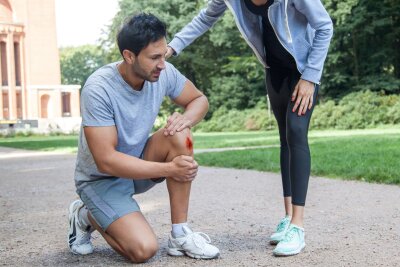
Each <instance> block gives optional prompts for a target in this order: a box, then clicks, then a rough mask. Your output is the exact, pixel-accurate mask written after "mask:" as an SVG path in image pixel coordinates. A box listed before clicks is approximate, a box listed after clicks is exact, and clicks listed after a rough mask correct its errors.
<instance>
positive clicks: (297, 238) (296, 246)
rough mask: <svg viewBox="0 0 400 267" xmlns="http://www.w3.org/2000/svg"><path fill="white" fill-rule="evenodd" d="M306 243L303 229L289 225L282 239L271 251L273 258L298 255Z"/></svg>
mask: <svg viewBox="0 0 400 267" xmlns="http://www.w3.org/2000/svg"><path fill="white" fill-rule="evenodd" d="M305 246H306V243H305V242H304V228H301V227H299V226H297V225H294V224H290V226H289V229H288V230H287V231H286V234H285V236H284V238H283V239H282V240H281V241H280V242H279V243H278V245H277V246H276V248H275V249H274V251H273V254H274V255H275V256H292V255H296V254H299V253H300V252H301V251H302V250H303V249H304V247H305Z"/></svg>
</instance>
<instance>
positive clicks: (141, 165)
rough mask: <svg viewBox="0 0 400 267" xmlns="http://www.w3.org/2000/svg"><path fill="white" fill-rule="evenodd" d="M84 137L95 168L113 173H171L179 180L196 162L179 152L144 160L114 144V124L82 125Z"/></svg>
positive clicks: (134, 175) (146, 176) (141, 176)
mask: <svg viewBox="0 0 400 267" xmlns="http://www.w3.org/2000/svg"><path fill="white" fill-rule="evenodd" d="M84 133H85V137H86V141H87V143H88V146H89V149H90V152H91V153H92V155H93V158H94V161H95V163H96V166H97V169H98V170H99V171H100V172H102V173H106V174H109V175H112V176H116V177H127V178H139V179H149V178H156V177H174V179H178V180H181V181H187V180H188V179H190V178H191V173H192V170H193V169H194V168H197V167H196V164H195V162H194V160H193V158H192V157H190V156H186V155H182V156H178V157H176V158H175V159H174V160H173V161H171V162H166V163H160V162H152V161H145V160H142V159H139V158H136V157H133V156H130V155H126V154H124V153H121V152H118V151H117V150H116V149H115V148H116V146H117V142H118V135H117V130H116V128H115V126H107V127H84Z"/></svg>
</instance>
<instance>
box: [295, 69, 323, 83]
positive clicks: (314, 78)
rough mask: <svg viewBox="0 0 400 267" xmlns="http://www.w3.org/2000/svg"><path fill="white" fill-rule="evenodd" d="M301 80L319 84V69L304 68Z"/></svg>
mask: <svg viewBox="0 0 400 267" xmlns="http://www.w3.org/2000/svg"><path fill="white" fill-rule="evenodd" d="M300 78H301V79H302V80H306V81H309V82H313V83H315V84H320V79H321V71H319V70H314V69H308V68H306V69H305V70H304V71H303V73H302V74H301V77H300Z"/></svg>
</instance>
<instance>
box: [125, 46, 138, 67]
mask: <svg viewBox="0 0 400 267" xmlns="http://www.w3.org/2000/svg"><path fill="white" fill-rule="evenodd" d="M122 56H123V57H124V60H125V62H126V63H128V64H133V63H134V62H135V60H136V55H135V54H134V53H132V52H131V51H129V50H127V49H125V50H124V51H122Z"/></svg>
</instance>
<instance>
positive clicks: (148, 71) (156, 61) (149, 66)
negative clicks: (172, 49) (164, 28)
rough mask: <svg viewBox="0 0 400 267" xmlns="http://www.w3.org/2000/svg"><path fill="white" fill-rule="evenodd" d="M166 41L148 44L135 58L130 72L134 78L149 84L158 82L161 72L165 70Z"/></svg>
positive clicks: (163, 39)
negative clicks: (136, 77)
mask: <svg viewBox="0 0 400 267" xmlns="http://www.w3.org/2000/svg"><path fill="white" fill-rule="evenodd" d="M166 52H167V41H166V40H165V38H161V39H160V40H158V41H156V42H154V43H150V44H149V45H148V46H147V47H145V48H144V49H143V50H142V51H140V53H139V55H137V56H136V57H135V61H134V62H133V64H132V70H133V72H134V74H135V75H136V76H138V77H139V78H141V79H144V80H146V81H150V82H156V81H158V78H160V74H161V71H162V70H163V69H165V53H166Z"/></svg>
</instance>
